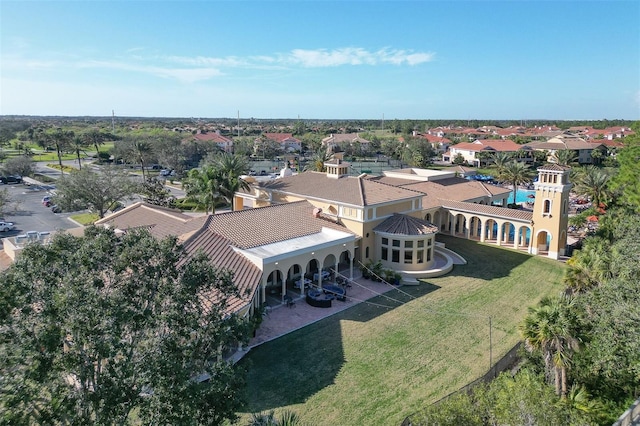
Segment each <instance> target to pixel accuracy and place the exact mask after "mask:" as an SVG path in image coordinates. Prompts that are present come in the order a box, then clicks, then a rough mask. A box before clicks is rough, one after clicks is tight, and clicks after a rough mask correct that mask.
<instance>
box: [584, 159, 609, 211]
mask: <svg viewBox="0 0 640 426" xmlns="http://www.w3.org/2000/svg"><path fill="white" fill-rule="evenodd" d="M609 179H610V178H609V175H608V174H606V173H605V172H603V171H602V170H600V169H598V168H597V167H595V166H587V167H584V168H582V169H581V170H580V172H579V173H578V174H577V176H576V180H575V182H576V187H575V191H576V192H577V193H579V194H581V195H586V196H588V197H589V198H590V199H591V201H592V202H593V205H594V207H595V208H598V207H600V203H601V202H605V203H606V202H607V201H608V199H609V197H610V196H611V192H610V191H609Z"/></svg>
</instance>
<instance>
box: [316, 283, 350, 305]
mask: <svg viewBox="0 0 640 426" xmlns="http://www.w3.org/2000/svg"><path fill="white" fill-rule="evenodd" d="M322 289H323V290H324V292H325V294H330V295H332V296H333V297H335V298H336V299H338V300H340V301H341V302H344V301H345V300H346V298H347V297H346V296H347V290H346V289H345V288H343V287H340V286H337V285H333V284H327V285H323V286H322Z"/></svg>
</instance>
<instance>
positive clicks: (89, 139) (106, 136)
mask: <svg viewBox="0 0 640 426" xmlns="http://www.w3.org/2000/svg"><path fill="white" fill-rule="evenodd" d="M81 137H82V139H84V141H85V143H86V144H87V145H93V146H94V147H95V148H96V158H97V159H98V161H100V145H102V144H104V143H105V142H106V141H110V140H114V139H115V137H114V136H113V135H112V134H111V133H106V132H103V131H100V130H98V129H90V130H88V131H86V132H84V133H83V134H82V135H81Z"/></svg>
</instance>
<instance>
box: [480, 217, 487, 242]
mask: <svg viewBox="0 0 640 426" xmlns="http://www.w3.org/2000/svg"><path fill="white" fill-rule="evenodd" d="M486 234H487V220H480V242H481V243H484V240H485V238H486Z"/></svg>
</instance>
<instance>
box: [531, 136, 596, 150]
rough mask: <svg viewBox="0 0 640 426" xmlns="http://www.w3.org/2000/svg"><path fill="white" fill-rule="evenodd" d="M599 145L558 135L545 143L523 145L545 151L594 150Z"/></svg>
mask: <svg viewBox="0 0 640 426" xmlns="http://www.w3.org/2000/svg"><path fill="white" fill-rule="evenodd" d="M600 145H602V144H600V143H591V142H587V141H586V140H584V139H582V138H580V137H577V136H571V135H558V136H556V137H553V138H550V139H548V140H546V141H535V142H529V143H527V144H525V146H527V147H530V148H533V149H547V150H557V149H595V148H597V147H599V146H600Z"/></svg>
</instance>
